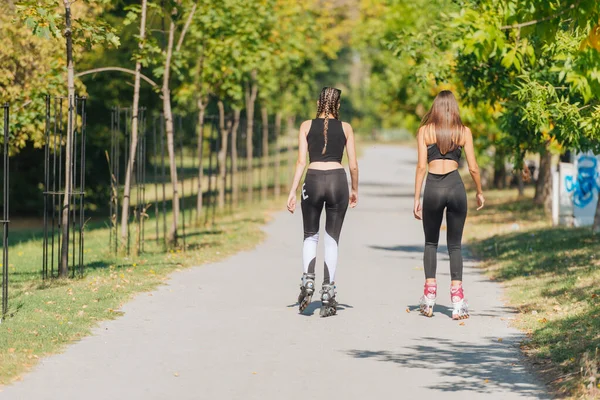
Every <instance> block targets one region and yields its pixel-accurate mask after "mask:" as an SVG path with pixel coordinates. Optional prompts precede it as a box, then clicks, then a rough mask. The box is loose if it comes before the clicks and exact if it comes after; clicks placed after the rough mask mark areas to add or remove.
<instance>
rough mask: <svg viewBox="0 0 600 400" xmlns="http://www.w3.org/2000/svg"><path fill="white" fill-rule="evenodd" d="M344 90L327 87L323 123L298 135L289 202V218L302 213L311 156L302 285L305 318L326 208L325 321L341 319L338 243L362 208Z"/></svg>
mask: <svg viewBox="0 0 600 400" xmlns="http://www.w3.org/2000/svg"><path fill="white" fill-rule="evenodd" d="M340 95H341V91H340V90H339V89H335V88H331V87H325V88H323V90H322V91H321V95H320V96H319V101H318V102H317V117H316V118H315V119H313V120H308V121H304V122H303V123H302V125H301V126H300V132H299V135H298V161H297V162H296V172H295V174H294V181H293V182H292V187H291V189H290V195H289V197H288V201H287V208H288V210H289V212H291V213H293V212H294V210H295V209H296V191H297V190H298V185H299V183H300V179H301V178H302V174H303V173H304V168H305V167H306V154H307V152H308V155H309V158H310V164H309V165H308V170H307V172H306V177H305V178H304V184H303V185H302V190H301V196H302V204H301V207H302V220H303V222H304V245H303V257H302V258H303V267H304V273H303V274H302V284H301V285H300V295H299V296H298V303H299V305H300V312H303V311H304V310H305V309H306V307H307V306H308V305H309V304H310V302H311V299H312V295H313V292H314V287H315V263H316V257H317V244H318V242H319V221H320V219H321V212H322V211H323V207H325V214H326V220H325V234H324V238H323V239H324V241H325V268H324V279H323V286H322V290H321V317H328V316H331V315H335V313H336V311H337V301H336V300H335V295H336V292H335V290H334V289H335V271H336V268H337V260H338V243H339V239H340V232H341V230H342V224H343V223H344V216H345V215H346V210H347V209H348V204H350V207H351V208H354V207H355V206H356V203H357V202H358V163H357V161H356V151H355V148H354V132H353V131H352V127H351V126H350V124H348V123H346V122H342V121H340V119H339V109H340ZM344 148H346V151H347V154H348V163H349V167H350V176H351V180H352V189H351V191H350V192H349V191H348V178H347V176H346V171H345V170H344V167H343V166H342V156H343V154H344Z"/></svg>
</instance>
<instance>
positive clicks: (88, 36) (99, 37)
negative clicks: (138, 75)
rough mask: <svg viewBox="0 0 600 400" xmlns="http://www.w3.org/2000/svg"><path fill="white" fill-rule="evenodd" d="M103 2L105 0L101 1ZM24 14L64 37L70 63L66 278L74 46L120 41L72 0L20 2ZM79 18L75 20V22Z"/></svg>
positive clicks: (63, 267)
mask: <svg viewBox="0 0 600 400" xmlns="http://www.w3.org/2000/svg"><path fill="white" fill-rule="evenodd" d="M99 3H102V2H98V4H99ZM61 6H62V8H64V14H62V15H61V14H60V13H59V12H57V10H58V9H59V7H61ZM18 10H19V13H20V15H21V18H22V19H23V20H24V21H25V24H26V25H27V26H28V27H30V28H31V29H32V30H33V32H34V33H35V34H36V35H39V36H42V37H54V38H56V39H64V41H65V50H66V67H67V74H66V75H67V79H66V83H67V104H68V116H67V137H66V144H65V172H64V173H65V181H64V182H65V187H64V194H63V208H62V216H61V229H62V238H63V239H62V248H61V253H60V258H61V262H60V265H59V277H61V278H66V277H67V276H68V274H69V244H70V242H69V213H70V211H71V210H70V202H71V195H72V190H73V188H72V186H71V185H72V175H73V171H72V167H73V166H72V160H71V153H72V146H73V134H74V129H73V122H74V119H75V116H74V114H75V113H76V110H75V61H74V57H73V47H74V46H76V45H78V44H79V45H80V46H85V47H91V46H92V45H93V44H96V43H101V42H105V41H106V42H109V43H112V44H114V45H118V44H119V39H118V37H117V36H116V35H115V34H114V33H113V30H112V28H110V27H109V26H108V25H106V24H104V23H102V22H101V21H98V20H96V21H90V20H86V19H84V18H80V19H75V20H73V18H72V9H71V3H70V1H68V0H63V1H62V4H61V3H59V2H58V0H45V1H31V0H28V1H25V2H23V3H21V4H20V5H19V6H18ZM73 22H75V23H73Z"/></svg>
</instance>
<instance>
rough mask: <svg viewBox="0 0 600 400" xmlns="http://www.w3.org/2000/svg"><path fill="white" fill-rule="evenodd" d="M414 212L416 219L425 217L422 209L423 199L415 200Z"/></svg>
mask: <svg viewBox="0 0 600 400" xmlns="http://www.w3.org/2000/svg"><path fill="white" fill-rule="evenodd" d="M413 214H414V216H415V218H416V219H418V220H421V219H423V213H422V210H421V201H419V200H415V207H414V209H413Z"/></svg>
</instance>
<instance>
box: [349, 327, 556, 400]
mask: <svg viewBox="0 0 600 400" xmlns="http://www.w3.org/2000/svg"><path fill="white" fill-rule="evenodd" d="M465 329H468V328H466V327H465ZM486 340H487V341H488V343H487V344H484V345H477V344H473V343H468V342H460V341H456V340H449V339H441V338H435V337H424V338H422V339H419V343H418V344H415V345H412V346H407V347H406V351H405V352H393V351H385V350H381V351H371V350H349V351H347V354H348V355H350V356H352V357H355V358H359V359H375V360H377V361H383V362H390V363H395V364H398V365H399V366H401V367H402V368H416V369H422V370H423V374H424V376H423V382H424V383H425V384H427V382H429V380H428V379H427V376H429V377H432V376H436V375H438V376H440V377H445V378H448V379H441V380H437V381H434V382H431V384H430V385H428V386H427V387H428V388H430V389H433V390H440V391H443V392H459V391H471V392H476V393H494V392H497V390H498V389H499V388H502V389H504V390H507V391H510V392H514V393H519V394H521V395H528V396H534V397H537V398H543V399H546V398H549V397H547V396H544V395H543V393H541V392H540V390H539V387H537V386H536V385H535V384H534V383H533V382H532V381H531V376H530V375H529V374H528V372H527V371H526V370H525V369H524V368H523V367H521V366H519V365H518V364H516V363H515V361H516V360H515V352H516V351H518V350H517V349H516V347H517V346H518V343H519V340H520V338H519V337H512V338H504V339H503V341H502V342H499V341H498V338H489V337H488V338H486ZM432 372H433V373H432Z"/></svg>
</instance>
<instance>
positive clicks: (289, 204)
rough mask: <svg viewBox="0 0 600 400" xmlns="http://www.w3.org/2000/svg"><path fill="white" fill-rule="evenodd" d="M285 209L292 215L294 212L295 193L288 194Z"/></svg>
mask: <svg viewBox="0 0 600 400" xmlns="http://www.w3.org/2000/svg"><path fill="white" fill-rule="evenodd" d="M287 209H288V211H289V212H291V213H292V214H293V213H294V211H296V192H290V195H289V196H288V201H287Z"/></svg>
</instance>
